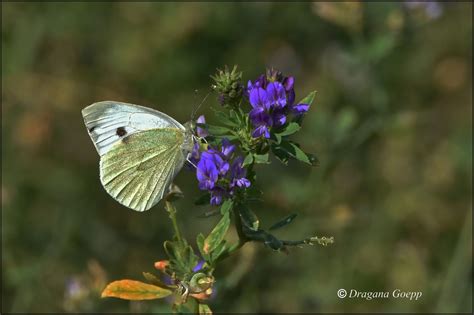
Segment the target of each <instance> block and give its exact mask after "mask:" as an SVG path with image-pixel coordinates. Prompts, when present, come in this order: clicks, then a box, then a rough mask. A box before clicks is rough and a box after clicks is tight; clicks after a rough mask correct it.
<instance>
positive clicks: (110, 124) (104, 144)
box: [82, 101, 185, 156]
mask: <svg viewBox="0 0 474 315" xmlns="http://www.w3.org/2000/svg"><path fill="white" fill-rule="evenodd" d="M82 116H83V117H84V122H85V124H86V127H87V130H88V131H89V135H90V136H91V139H92V141H93V142H94V145H95V147H96V149H97V152H98V153H99V155H101V156H102V155H104V154H105V153H107V152H108V150H110V148H111V147H112V146H113V145H114V144H115V143H116V142H117V141H119V140H121V139H123V138H125V137H127V136H129V135H132V134H134V133H137V132H140V131H144V130H149V129H156V128H177V129H180V130H183V131H184V130H185V128H184V127H183V125H181V124H180V123H179V122H177V121H176V120H174V119H173V118H171V117H170V116H168V115H166V114H163V113H162V112H159V111H157V110H154V109H151V108H147V107H143V106H139V105H134V104H128V103H120V102H113V101H104V102H98V103H94V104H92V105H90V106H88V107H86V108H84V109H83V110H82Z"/></svg>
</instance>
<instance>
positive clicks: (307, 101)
mask: <svg viewBox="0 0 474 315" xmlns="http://www.w3.org/2000/svg"><path fill="white" fill-rule="evenodd" d="M315 96H316V91H313V92H311V93H309V94H308V95H307V96H306V97H305V98H303V99H302V100H301V101H299V102H298V104H308V105H311V103H313V100H314V97H315Z"/></svg>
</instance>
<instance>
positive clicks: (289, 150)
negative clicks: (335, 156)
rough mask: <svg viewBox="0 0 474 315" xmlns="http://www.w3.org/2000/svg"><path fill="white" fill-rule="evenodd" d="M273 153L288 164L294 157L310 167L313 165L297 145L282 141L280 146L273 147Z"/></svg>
mask: <svg viewBox="0 0 474 315" xmlns="http://www.w3.org/2000/svg"><path fill="white" fill-rule="evenodd" d="M272 152H273V154H275V156H276V157H277V158H278V159H279V160H280V161H281V162H282V163H283V164H287V163H288V158H289V157H292V158H295V159H297V160H299V161H302V162H304V163H307V164H309V165H313V164H312V162H311V160H310V158H309V157H308V155H307V154H306V153H304V152H303V150H301V149H300V148H299V147H298V146H297V145H296V144H295V143H293V142H291V141H286V140H284V141H282V142H281V143H280V144H279V145H277V144H274V145H272Z"/></svg>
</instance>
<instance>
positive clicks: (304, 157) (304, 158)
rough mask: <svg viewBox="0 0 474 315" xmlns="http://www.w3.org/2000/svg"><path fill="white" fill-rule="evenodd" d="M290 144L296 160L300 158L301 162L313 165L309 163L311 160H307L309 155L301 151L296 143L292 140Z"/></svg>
mask: <svg viewBox="0 0 474 315" xmlns="http://www.w3.org/2000/svg"><path fill="white" fill-rule="evenodd" d="M290 145H291V146H292V147H293V150H294V152H295V153H294V154H295V155H294V157H295V158H296V159H297V160H300V161H301V162H304V163H306V164H309V165H311V166H312V165H313V164H312V163H311V161H310V160H309V157H308V156H307V155H306V153H304V152H303V150H301V149H300V148H299V147H298V146H297V145H296V144H294V143H293V142H290Z"/></svg>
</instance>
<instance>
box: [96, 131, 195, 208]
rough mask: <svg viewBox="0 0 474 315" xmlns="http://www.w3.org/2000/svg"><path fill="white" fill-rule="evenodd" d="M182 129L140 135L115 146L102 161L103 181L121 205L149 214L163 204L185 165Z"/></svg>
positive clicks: (147, 132) (146, 132)
mask: <svg viewBox="0 0 474 315" xmlns="http://www.w3.org/2000/svg"><path fill="white" fill-rule="evenodd" d="M183 142H184V134H183V132H182V131H181V130H180V129H178V128H174V127H173V128H159V129H150V130H145V131H140V132H136V133H133V134H130V135H128V136H126V137H123V138H122V139H121V140H119V141H118V142H116V143H115V144H113V145H112V146H111V147H110V148H109V150H108V151H107V152H106V153H105V154H103V155H102V156H101V159H100V180H101V182H102V185H103V186H104V188H105V190H106V191H107V192H108V193H109V194H110V195H111V196H112V197H113V198H114V199H116V200H117V201H118V202H120V203H121V204H123V205H124V206H127V207H129V208H131V209H133V210H136V211H145V210H148V209H150V208H151V207H152V206H153V205H155V204H156V203H158V201H160V200H161V198H162V197H163V195H164V194H165V192H166V190H167V189H168V187H169V185H170V184H171V182H172V180H173V178H174V176H175V175H176V173H177V172H178V171H179V170H180V169H181V167H182V166H183V164H184V161H185V158H186V157H185V156H184V154H183V151H182V148H181V145H182V144H183Z"/></svg>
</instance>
